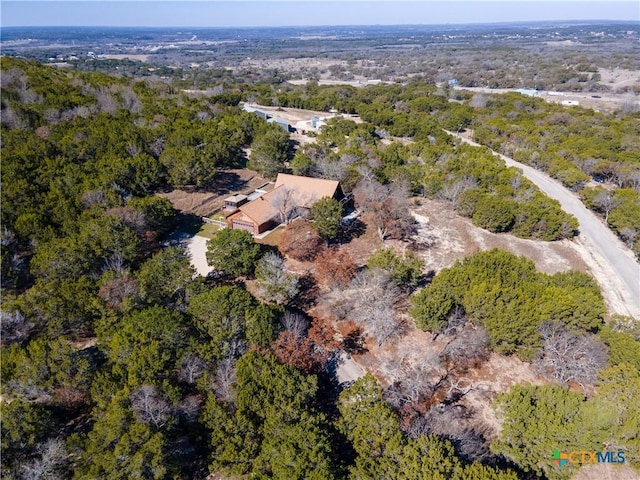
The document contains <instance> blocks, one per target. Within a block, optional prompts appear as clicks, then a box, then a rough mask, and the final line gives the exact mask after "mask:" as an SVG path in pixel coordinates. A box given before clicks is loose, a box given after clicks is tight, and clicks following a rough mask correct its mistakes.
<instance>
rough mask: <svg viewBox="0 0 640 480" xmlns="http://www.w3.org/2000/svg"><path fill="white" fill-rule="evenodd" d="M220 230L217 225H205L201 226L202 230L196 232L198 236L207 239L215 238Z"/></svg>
mask: <svg viewBox="0 0 640 480" xmlns="http://www.w3.org/2000/svg"><path fill="white" fill-rule="evenodd" d="M220 228H222V227H219V226H217V225H212V224H210V223H203V224H201V225H200V229H199V230H198V231H197V232H196V235H200V236H201V237H206V238H213V237H214V236H215V234H216V232H218V230H220Z"/></svg>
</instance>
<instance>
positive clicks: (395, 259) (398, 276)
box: [367, 248, 424, 290]
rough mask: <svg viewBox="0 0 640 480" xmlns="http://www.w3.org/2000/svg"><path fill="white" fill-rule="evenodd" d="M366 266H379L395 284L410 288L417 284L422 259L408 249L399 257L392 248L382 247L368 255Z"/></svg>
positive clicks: (420, 273) (422, 264) (422, 263)
mask: <svg viewBox="0 0 640 480" xmlns="http://www.w3.org/2000/svg"><path fill="white" fill-rule="evenodd" d="M367 267H369V268H381V269H382V270H384V271H386V272H388V273H389V274H390V275H391V278H392V279H393V281H394V282H395V284H396V285H398V286H399V287H401V288H405V289H408V290H412V289H413V288H415V287H416V286H417V285H418V281H419V280H420V276H421V275H422V269H423V267H424V261H423V260H421V259H420V258H418V257H417V256H416V254H415V253H413V252H412V251H410V250H408V251H405V252H404V254H403V256H402V257H401V256H399V255H396V254H395V252H394V251H393V250H392V249H390V248H383V249H381V250H378V251H377V252H375V253H374V254H373V255H372V256H370V257H369V260H367Z"/></svg>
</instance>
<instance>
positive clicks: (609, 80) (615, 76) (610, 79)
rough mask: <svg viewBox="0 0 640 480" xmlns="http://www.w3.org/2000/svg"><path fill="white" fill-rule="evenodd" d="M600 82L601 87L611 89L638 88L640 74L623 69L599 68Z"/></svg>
mask: <svg viewBox="0 0 640 480" xmlns="http://www.w3.org/2000/svg"><path fill="white" fill-rule="evenodd" d="M598 73H599V74H600V82H599V83H601V84H602V85H606V86H608V87H611V88H613V89H614V90H615V89H617V88H623V87H629V86H633V85H638V86H640V72H638V71H636V70H625V69H624V68H599V69H598Z"/></svg>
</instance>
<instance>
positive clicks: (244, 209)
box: [226, 173, 344, 235]
mask: <svg viewBox="0 0 640 480" xmlns="http://www.w3.org/2000/svg"><path fill="white" fill-rule="evenodd" d="M254 193H259V192H258V191H256V192H254ZM252 195H253V194H252ZM252 195H249V197H248V199H251V197H252ZM325 197H330V198H335V199H336V200H340V199H342V198H343V197H344V195H343V193H342V189H341V188H340V184H339V182H338V181H336V180H325V179H322V178H311V177H301V176H299V175H288V174H284V173H279V174H278V177H277V179H276V183H275V187H274V188H273V190H271V191H268V192H266V193H262V194H260V195H259V196H257V197H255V198H254V199H253V200H250V201H249V202H247V203H245V204H244V205H241V206H239V207H238V210H237V211H236V212H235V213H232V214H231V215H229V216H228V217H227V219H226V221H227V226H228V227H229V228H235V229H240V230H247V231H249V232H251V233H253V234H254V235H259V234H261V233H263V232H265V231H267V230H270V229H272V228H274V227H275V226H277V225H278V224H280V223H282V220H283V217H285V218H292V217H293V216H307V215H308V214H309V211H310V210H311V207H312V206H313V205H314V204H315V203H316V202H317V201H318V200H321V199H322V198H325Z"/></svg>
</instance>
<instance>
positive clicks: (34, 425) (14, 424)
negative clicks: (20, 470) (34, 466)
mask: <svg viewBox="0 0 640 480" xmlns="http://www.w3.org/2000/svg"><path fill="white" fill-rule="evenodd" d="M0 412H1V413H2V465H3V467H6V466H10V467H11V466H15V467H18V466H19V464H20V462H21V461H24V459H25V458H26V457H27V456H28V455H29V453H31V452H32V451H33V449H34V448H35V447H36V445H37V444H38V443H39V442H41V441H43V440H44V439H46V438H47V437H49V436H51V435H53V434H54V432H55V427H56V424H55V421H54V418H53V415H52V413H51V411H50V410H49V409H47V408H46V407H45V406H44V405H42V404H39V403H31V402H25V401H22V400H13V401H11V402H2V404H1V406H0Z"/></svg>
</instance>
